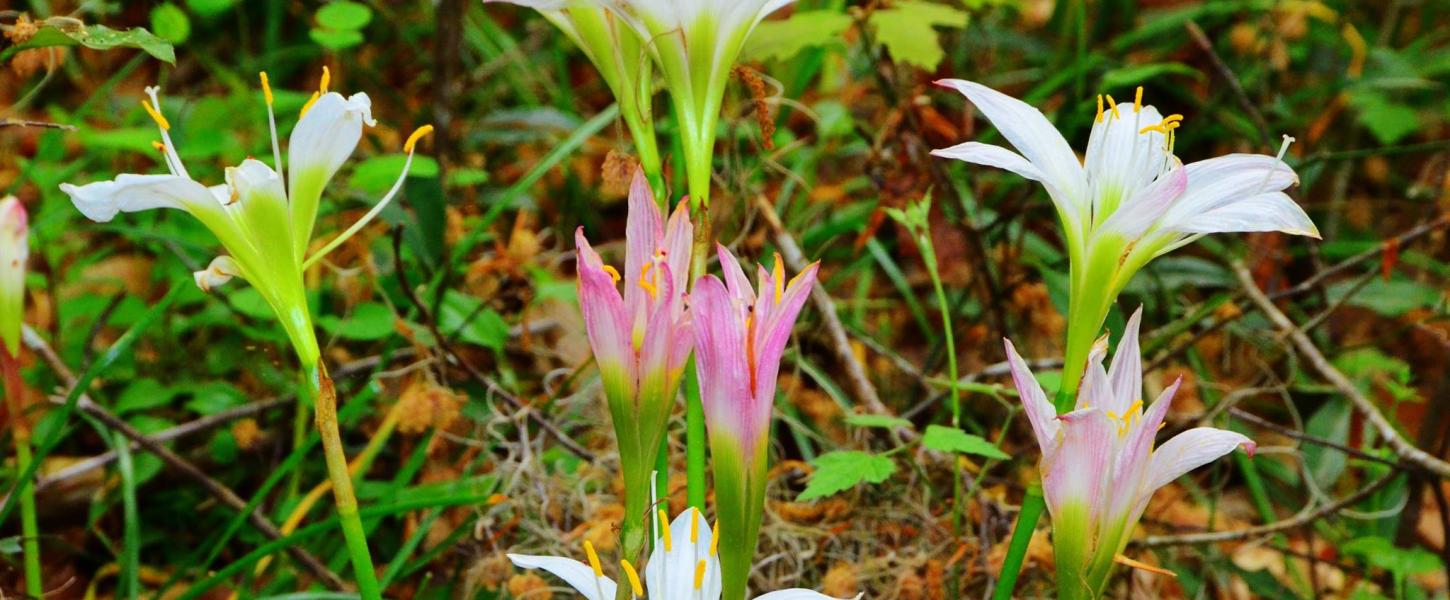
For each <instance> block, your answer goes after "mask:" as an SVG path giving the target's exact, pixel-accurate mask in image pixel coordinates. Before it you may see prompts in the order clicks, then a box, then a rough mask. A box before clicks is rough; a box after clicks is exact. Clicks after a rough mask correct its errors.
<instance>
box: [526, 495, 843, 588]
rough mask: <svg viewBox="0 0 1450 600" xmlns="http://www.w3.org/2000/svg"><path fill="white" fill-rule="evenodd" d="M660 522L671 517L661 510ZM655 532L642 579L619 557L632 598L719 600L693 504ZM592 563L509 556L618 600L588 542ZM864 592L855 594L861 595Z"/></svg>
mask: <svg viewBox="0 0 1450 600" xmlns="http://www.w3.org/2000/svg"><path fill="white" fill-rule="evenodd" d="M659 517H660V523H664V522H666V521H667V519H666V515H665V512H664V510H660V511H659ZM658 529H659V530H660V531H658V532H657V533H656V534H655V536H654V544H653V546H654V551H652V552H650V556H649V562H648V563H646V564H645V568H644V578H643V580H641V579H640V574H639V571H637V570H636V569H635V568H634V565H633V564H631V563H630V562H629V561H628V560H621V561H619V566H620V571H621V572H622V573H623V574H624V577H625V583H626V584H627V585H629V588H627V591H628V597H630V598H653V599H655V600H719V598H720V581H721V579H720V561H719V558H718V552H717V551H716V545H715V539H716V537H715V535H716V534H715V531H713V530H712V529H711V528H710V524H709V523H708V522H706V521H705V516H704V515H702V514H700V511H699V510H697V509H694V508H691V509H689V510H687V511H685V512H683V513H681V514H680V515H678V516H676V517H675V520H674V522H672V523H670V525H669V527H660V528H658ZM584 554H585V556H586V557H587V559H588V563H587V564H586V563H583V562H580V561H578V560H575V559H572V558H566V557H562V556H529V555H524V554H510V555H508V557H509V560H511V561H513V563H514V564H515V565H517V566H519V567H523V568H526V569H543V570H545V571H548V572H550V573H553V574H554V575H555V576H556V577H558V578H560V579H563V580H564V582H565V583H567V584H569V587H572V588H574V590H575V591H578V592H579V594H580V595H581V596H583V597H585V598H587V599H588V600H614V599H615V598H616V597H617V596H616V592H617V591H618V584H617V583H615V581H614V579H611V578H610V577H609V576H607V575H605V574H604V566H603V565H602V564H601V563H600V562H599V555H598V554H596V553H595V552H594V546H593V544H590V543H589V542H588V541H586V542H584ZM859 597H860V596H857V598H859ZM756 600H833V599H832V598H831V597H830V596H826V595H824V594H821V593H819V592H813V591H811V590H806V589H799V588H797V589H789V590H780V591H775V592H770V593H768V594H764V595H761V596H757V597H756Z"/></svg>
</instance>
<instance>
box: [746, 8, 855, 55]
mask: <svg viewBox="0 0 1450 600" xmlns="http://www.w3.org/2000/svg"><path fill="white" fill-rule="evenodd" d="M850 28H851V16H850V15H847V14H845V13H842V12H839V11H834V10H809V11H804V12H798V13H795V14H793V15H791V16H790V18H789V19H784V20H779V21H765V22H763V23H761V24H760V25H759V26H757V27H756V28H755V33H754V34H752V35H751V36H750V40H749V41H747V42H746V43H745V49H744V50H742V51H741V53H740V54H741V56H742V57H743V58H744V59H745V60H770V59H774V60H789V59H791V58H793V57H795V55H796V54H799V53H800V52H801V51H802V50H805V49H807V48H815V47H820V46H826V45H830V44H837V43H840V42H841V39H842V37H841V36H842V35H843V34H845V33H846V30H847V29H850Z"/></svg>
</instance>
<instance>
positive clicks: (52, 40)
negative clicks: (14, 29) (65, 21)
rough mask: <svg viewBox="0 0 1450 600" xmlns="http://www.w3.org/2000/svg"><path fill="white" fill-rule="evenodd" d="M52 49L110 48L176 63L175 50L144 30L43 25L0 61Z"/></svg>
mask: <svg viewBox="0 0 1450 600" xmlns="http://www.w3.org/2000/svg"><path fill="white" fill-rule="evenodd" d="M56 46H85V47H86V48H90V49H92V50H111V49H113V48H136V49H139V50H141V51H143V52H145V53H147V54H150V55H151V56H152V57H155V58H156V59H158V60H163V61H166V62H168V63H171V64H176V50H175V49H173V48H172V47H171V44H170V43H168V42H167V41H166V40H163V39H161V38H159V37H156V36H154V35H152V34H151V32H149V31H146V29H145V28H142V27H136V28H132V29H127V30H125V31H118V30H115V29H111V28H110V27H106V26H105V25H66V26H64V27H57V26H54V25H46V26H45V27H41V28H40V29H39V30H38V31H36V32H35V35H34V36H32V37H31V38H30V39H29V40H26V42H25V43H24V44H18V45H15V46H11V47H9V48H6V49H5V51H4V52H0V61H3V60H7V59H9V58H10V57H11V56H13V55H14V54H15V53H16V52H19V51H21V50H29V49H31V48H51V47H56Z"/></svg>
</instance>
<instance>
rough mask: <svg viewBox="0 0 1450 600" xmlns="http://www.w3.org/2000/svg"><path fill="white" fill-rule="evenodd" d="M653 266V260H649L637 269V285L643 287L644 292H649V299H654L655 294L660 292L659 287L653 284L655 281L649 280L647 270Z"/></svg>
mask: <svg viewBox="0 0 1450 600" xmlns="http://www.w3.org/2000/svg"><path fill="white" fill-rule="evenodd" d="M654 266H655V264H654V262H653V261H651V262H647V263H644V266H642V267H640V269H639V287H640V288H641V289H643V290H644V291H645V293H646V294H649V299H650V300H654V299H655V296H657V295H659V293H660V289H659V287H658V286H656V285H655V282H653V281H651V280H650V276H649V270H650V269H651V268H653V267H654Z"/></svg>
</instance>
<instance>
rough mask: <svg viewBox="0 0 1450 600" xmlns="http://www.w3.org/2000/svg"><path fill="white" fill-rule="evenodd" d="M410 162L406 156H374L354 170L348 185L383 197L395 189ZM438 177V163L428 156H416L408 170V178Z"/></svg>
mask: <svg viewBox="0 0 1450 600" xmlns="http://www.w3.org/2000/svg"><path fill="white" fill-rule="evenodd" d="M407 161H408V155H406V154H385V155H383V156H374V157H372V158H369V159H367V160H365V161H363V162H362V163H361V164H359V165H358V166H357V168H355V169H353V171H352V177H350V178H348V180H347V183H348V185H349V186H351V187H353V188H354V189H357V190H359V191H362V192H366V193H368V194H372V195H375V196H381V195H382V194H383V193H384V192H387V191H388V189H389V188H391V187H393V183H394V182H396V181H397V180H398V175H400V174H402V172H403V165H404V164H406V163H407ZM437 176H438V161H436V160H433V159H432V158H431V157H427V156H414V157H413V166H412V168H410V169H408V177H409V178H410V179H411V178H415V177H416V178H429V177H437Z"/></svg>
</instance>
